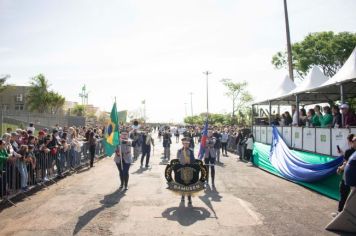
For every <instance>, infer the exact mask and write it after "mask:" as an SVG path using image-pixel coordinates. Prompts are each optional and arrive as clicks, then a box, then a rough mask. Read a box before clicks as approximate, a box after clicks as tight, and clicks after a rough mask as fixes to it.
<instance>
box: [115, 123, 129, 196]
mask: <svg viewBox="0 0 356 236" xmlns="http://www.w3.org/2000/svg"><path fill="white" fill-rule="evenodd" d="M120 139H121V140H120V144H119V145H118V146H117V148H116V151H115V158H114V161H115V163H116V166H117V169H118V170H119V174H120V189H122V188H123V187H124V186H125V191H126V190H128V184H129V170H130V165H131V163H132V155H131V141H129V140H128V132H127V131H126V130H122V131H121V135H120Z"/></svg>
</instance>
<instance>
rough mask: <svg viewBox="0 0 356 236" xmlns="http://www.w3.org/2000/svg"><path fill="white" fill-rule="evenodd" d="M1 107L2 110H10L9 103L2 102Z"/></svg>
mask: <svg viewBox="0 0 356 236" xmlns="http://www.w3.org/2000/svg"><path fill="white" fill-rule="evenodd" d="M1 109H2V110H3V111H8V110H10V105H9V104H2V106H1Z"/></svg>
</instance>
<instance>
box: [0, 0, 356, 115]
mask: <svg viewBox="0 0 356 236" xmlns="http://www.w3.org/2000/svg"><path fill="white" fill-rule="evenodd" d="M288 4H289V5H288V7H289V14H290V27H291V38H292V41H293V42H295V41H299V40H301V39H303V38H304V37H305V36H306V35H307V34H308V33H310V32H317V31H336V32H340V31H353V32H355V31H356V14H355V12H356V1H354V0H298V1H297V0H293V1H292V0H289V1H288ZM0 35H1V36H0V74H10V75H11V78H10V79H9V81H8V82H9V83H13V84H20V85H26V84H28V82H29V78H30V77H32V76H34V75H36V74H38V73H43V74H45V76H46V77H47V79H48V80H49V81H50V83H51V84H52V87H51V88H52V89H53V90H56V91H58V92H60V93H61V94H63V95H64V96H65V97H66V99H67V100H70V101H80V98H79V96H78V94H79V92H80V89H81V87H82V85H83V84H86V85H87V88H88V90H89V91H90V94H89V102H90V103H92V104H94V105H96V106H99V107H101V108H102V109H105V110H110V109H111V106H112V101H113V98H114V96H116V97H117V101H118V109H119V110H122V109H128V110H134V109H137V108H138V107H139V106H140V103H141V101H142V100H144V99H145V100H146V104H147V115H148V117H149V118H150V120H151V121H157V120H158V121H170V120H175V121H180V120H182V117H183V116H184V115H185V106H184V103H185V102H187V103H188V106H187V109H188V113H190V96H189V94H188V93H189V92H193V93H194V95H193V108H194V113H199V112H203V111H205V108H206V105H205V77H204V75H203V73H202V72H203V71H204V70H209V71H212V72H213V74H212V75H211V78H210V111H211V112H229V111H230V107H231V103H230V101H229V99H228V98H226V97H225V96H224V88H223V86H222V85H221V83H220V82H219V81H220V80H221V79H222V78H231V79H233V80H235V81H242V80H247V81H248V82H249V90H250V92H251V93H252V94H253V95H254V97H255V98H256V99H258V98H261V97H262V96H264V95H266V94H267V93H268V92H270V91H272V90H273V87H274V86H275V84H276V83H278V81H279V80H281V79H282V78H283V77H284V75H285V74H287V71H286V70H275V69H274V68H273V66H272V65H271V57H272V55H273V54H274V53H275V52H276V51H279V50H284V48H285V45H286V40H285V25H284V18H283V1H282V0H269V1H266V0H249V1H246V0H189V1H188V0H179V1H178V0H176V1H173V0H169V1H167V0H150V1H147V0H133V1H114V0H106V1H99V0H91V1H90V0H76V1H72V0H51V1H49V0H32V1H28V0H22V1H20V0H0Z"/></svg>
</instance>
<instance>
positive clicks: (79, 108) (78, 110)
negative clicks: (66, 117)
mask: <svg viewBox="0 0 356 236" xmlns="http://www.w3.org/2000/svg"><path fill="white" fill-rule="evenodd" d="M72 112H73V113H74V114H75V115H77V116H84V115H85V106H84V105H79V104H78V105H75V106H74V107H73V110H72Z"/></svg>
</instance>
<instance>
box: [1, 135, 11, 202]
mask: <svg viewBox="0 0 356 236" xmlns="http://www.w3.org/2000/svg"><path fill="white" fill-rule="evenodd" d="M8 157H9V154H8V153H7V150H6V148H5V142H4V141H3V140H1V139H0V196H4V195H5V194H6V179H5V178H6V174H5V172H4V166H5V163H6V161H7V158H8Z"/></svg>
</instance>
